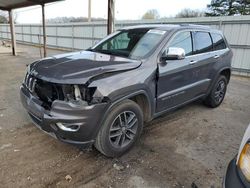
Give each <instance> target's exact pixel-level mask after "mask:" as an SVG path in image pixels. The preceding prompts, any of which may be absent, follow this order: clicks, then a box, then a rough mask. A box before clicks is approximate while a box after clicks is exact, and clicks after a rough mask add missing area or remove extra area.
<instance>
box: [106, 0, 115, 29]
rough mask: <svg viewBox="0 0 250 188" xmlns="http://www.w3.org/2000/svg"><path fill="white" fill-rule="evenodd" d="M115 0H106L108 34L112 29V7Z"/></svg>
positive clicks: (113, 11) (113, 9)
mask: <svg viewBox="0 0 250 188" xmlns="http://www.w3.org/2000/svg"><path fill="white" fill-rule="evenodd" d="M114 1H115V0H108V28H107V33H108V34H110V33H112V32H113V31H114V25H115V24H114V23H115V21H114V20H115V15H114V14H115V8H114Z"/></svg>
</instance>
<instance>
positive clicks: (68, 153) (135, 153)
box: [0, 45, 250, 188]
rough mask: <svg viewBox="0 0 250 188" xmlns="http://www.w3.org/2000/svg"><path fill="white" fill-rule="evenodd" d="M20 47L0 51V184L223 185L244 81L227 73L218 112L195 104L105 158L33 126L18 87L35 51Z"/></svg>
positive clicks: (249, 83)
mask: <svg viewBox="0 0 250 188" xmlns="http://www.w3.org/2000/svg"><path fill="white" fill-rule="evenodd" d="M19 48H21V49H22V51H24V52H25V53H20V54H19V55H18V56H17V57H12V56H11V55H6V54H5V55H1V54H0V183H1V184H0V187H4V188H5V187H10V188H12V187H25V188H26V187H193V188H194V187H195V185H196V186H197V187H199V188H200V187H205V188H206V187H211V188H216V187H221V184H222V179H223V176H224V174H225V171H226V167H227V164H228V162H229V161H230V160H231V159H232V158H233V157H234V156H235V154H236V153H237V151H238V147H239V144H240V142H241V139H242V136H243V134H244V131H245V129H246V127H247V125H248V124H249V123H250V79H247V78H240V77H232V79H231V82H230V84H229V87H228V92H227V95H226V98H225V100H224V102H223V104H222V105H221V106H220V107H218V108H216V109H209V108H207V107H205V106H203V105H202V104H201V103H200V102H195V103H193V104H190V105H187V106H185V107H184V108H181V109H179V110H177V111H175V112H172V113H170V114H167V115H164V116H161V117H160V118H157V119H156V120H154V121H153V122H151V123H149V124H147V125H146V126H145V128H144V131H143V134H142V137H141V139H140V141H139V142H138V143H137V144H136V146H135V147H134V148H133V149H132V150H131V151H130V152H129V153H128V154H126V155H124V156H123V157H121V158H119V159H109V158H106V157H104V156H103V155H101V154H100V153H98V152H97V151H96V150H95V149H93V150H90V151H80V150H79V149H77V148H75V147H73V146H70V145H67V144H63V143H61V142H59V141H57V140H55V139H54V138H51V137H50V136H48V135H46V134H44V133H43V132H41V131H40V130H38V129H37V128H36V127H35V126H34V125H33V124H32V123H31V121H30V119H29V117H28V115H27V113H26V112H25V110H24V109H23V108H22V106H21V103H20V100H19V86H20V84H21V82H22V80H23V77H24V74H25V69H26V64H28V63H31V62H32V61H34V60H35V59H37V58H38V57H39V50H38V49H37V48H30V47H27V46H20V45H19ZM55 53H59V52H57V51H50V54H55ZM60 53H62V52H60Z"/></svg>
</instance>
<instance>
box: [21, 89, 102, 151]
mask: <svg viewBox="0 0 250 188" xmlns="http://www.w3.org/2000/svg"><path fill="white" fill-rule="evenodd" d="M20 98H21V102H22V104H23V106H24V108H25V109H26V110H27V112H28V114H29V116H30V117H31V119H32V121H33V122H34V124H35V125H36V126H37V127H38V128H40V129H42V130H43V131H45V132H46V133H48V134H50V135H51V136H53V137H55V138H57V139H59V140H61V141H63V142H66V143H70V144H74V145H78V146H81V147H85V146H86V147H87V146H89V145H91V144H92V143H93V142H94V140H95V138H96V135H97V133H98V131H99V128H100V124H101V120H102V116H103V114H104V112H105V110H106V107H107V103H100V104H95V105H90V106H79V105H75V104H73V103H70V102H65V101H59V100H55V101H54V102H53V103H52V106H51V109H50V110H46V109H45V108H43V106H42V101H40V100H39V99H38V98H37V97H35V96H34V95H32V94H31V92H30V91H29V90H28V89H27V88H26V86H24V85H22V86H21V88H20ZM56 123H63V124H74V123H75V124H78V125H80V127H79V129H78V130H77V131H76V132H70V131H65V130H62V129H60V128H59V127H58V126H57V125H56Z"/></svg>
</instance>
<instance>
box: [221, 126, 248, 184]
mask: <svg viewBox="0 0 250 188" xmlns="http://www.w3.org/2000/svg"><path fill="white" fill-rule="evenodd" d="M223 187H224V188H236V187H237V188H249V187H250V125H249V126H248V128H247V130H246V132H245V135H244V137H243V139H242V142H241V145H240V149H239V152H238V155H237V156H236V157H235V158H234V159H233V160H232V161H231V162H230V163H229V165H228V168H227V173H226V177H225V178H224V182H223Z"/></svg>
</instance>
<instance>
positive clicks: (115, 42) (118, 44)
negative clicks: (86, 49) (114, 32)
mask: <svg viewBox="0 0 250 188" xmlns="http://www.w3.org/2000/svg"><path fill="white" fill-rule="evenodd" d="M129 42H130V38H129V37H128V33H123V34H121V35H119V37H116V38H114V39H111V40H110V41H109V42H108V43H106V44H105V45H103V46H102V47H101V49H102V50H122V49H127V48H128V45H129Z"/></svg>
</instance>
